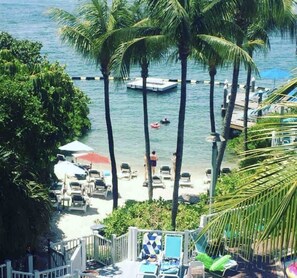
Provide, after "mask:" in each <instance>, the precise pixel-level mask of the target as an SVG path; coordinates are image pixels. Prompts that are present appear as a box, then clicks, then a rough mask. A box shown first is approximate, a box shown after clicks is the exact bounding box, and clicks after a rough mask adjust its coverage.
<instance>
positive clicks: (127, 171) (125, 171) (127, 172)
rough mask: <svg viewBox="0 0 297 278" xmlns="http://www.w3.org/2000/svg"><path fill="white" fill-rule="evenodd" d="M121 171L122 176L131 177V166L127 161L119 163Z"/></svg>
mask: <svg viewBox="0 0 297 278" xmlns="http://www.w3.org/2000/svg"><path fill="white" fill-rule="evenodd" d="M121 173H122V178H127V179H130V178H131V167H130V165H129V163H127V162H123V163H122V164H121Z"/></svg>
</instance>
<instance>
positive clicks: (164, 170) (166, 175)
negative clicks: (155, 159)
mask: <svg viewBox="0 0 297 278" xmlns="http://www.w3.org/2000/svg"><path fill="white" fill-rule="evenodd" d="M160 176H161V177H162V179H171V168H170V167H169V166H168V165H163V166H161V167H160Z"/></svg>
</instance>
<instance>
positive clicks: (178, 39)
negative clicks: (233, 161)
mask: <svg viewBox="0 0 297 278" xmlns="http://www.w3.org/2000/svg"><path fill="white" fill-rule="evenodd" d="M148 3H149V8H150V13H151V17H152V18H153V19H154V20H156V21H157V22H158V23H159V26H160V28H161V29H162V31H161V33H162V34H164V35H165V36H166V37H167V38H168V39H169V40H170V42H171V45H172V46H175V48H176V49H177V50H176V52H173V54H175V55H177V58H178V59H179V60H180V63H181V97H180V107H179V120H178V132H177V146H176V169H175V180H174V189H173V198H172V199H173V203H172V219H171V224H172V227H173V229H175V224H176V223H175V221H176V216H177V209H178V190H179V179H180V173H181V166H182V158H183V142H184V121H185V111H186V98H187V89H186V79H187V62H188V58H189V56H190V54H191V52H192V51H193V49H194V47H198V49H199V46H200V47H201V44H202V45H203V43H201V40H203V39H202V36H200V35H197V34H208V32H209V33H210V34H212V33H213V32H212V31H211V30H213V29H210V27H209V26H212V25H215V26H218V23H217V22H216V20H217V18H221V17H224V16H225V15H226V14H227V13H225V10H226V9H227V8H228V9H229V8H232V5H230V4H229V3H225V1H217V2H216V3H210V2H209V1H177V0H170V1H167V0H166V1H165V0H164V1H157V0H148ZM231 4H232V3H231ZM216 30H218V29H216ZM204 39H206V38H204ZM211 39H213V40H214V44H215V46H214V49H215V50H218V49H219V48H220V47H221V45H220V44H219V38H215V37H212V36H210V37H209V38H208V40H209V41H211ZM216 39H217V41H216ZM224 42H225V41H224ZM200 49H203V48H200ZM230 53H231V52H230V51H229V54H230Z"/></svg>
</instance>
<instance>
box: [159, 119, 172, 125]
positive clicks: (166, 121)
mask: <svg viewBox="0 0 297 278" xmlns="http://www.w3.org/2000/svg"><path fill="white" fill-rule="evenodd" d="M160 123H161V124H163V125H168V124H170V121H169V120H168V119H167V118H164V119H162V120H161V121H160Z"/></svg>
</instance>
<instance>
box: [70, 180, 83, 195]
mask: <svg viewBox="0 0 297 278" xmlns="http://www.w3.org/2000/svg"><path fill="white" fill-rule="evenodd" d="M69 191H70V195H73V194H82V193H83V188H82V185H81V183H79V182H76V181H73V182H70V183H69Z"/></svg>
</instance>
